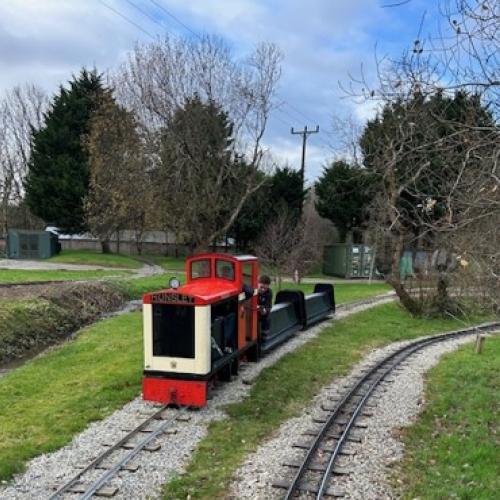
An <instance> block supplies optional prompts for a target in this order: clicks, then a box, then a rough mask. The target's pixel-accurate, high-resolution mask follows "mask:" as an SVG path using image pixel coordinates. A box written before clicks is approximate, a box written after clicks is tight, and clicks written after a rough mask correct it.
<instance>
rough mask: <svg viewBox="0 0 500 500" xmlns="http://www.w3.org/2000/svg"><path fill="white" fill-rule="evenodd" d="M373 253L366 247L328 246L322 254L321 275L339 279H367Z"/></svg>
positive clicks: (370, 269)
mask: <svg viewBox="0 0 500 500" xmlns="http://www.w3.org/2000/svg"><path fill="white" fill-rule="evenodd" d="M372 259H373V251H372V249H371V248H370V247H368V246H366V245H348V244H338V245H328V246H325V248H324V252H323V273H324V274H328V275H330V276H339V277H341V278H369V277H370V272H371V271H372Z"/></svg>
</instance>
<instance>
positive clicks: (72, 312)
mask: <svg viewBox="0 0 500 500" xmlns="http://www.w3.org/2000/svg"><path fill="white" fill-rule="evenodd" d="M123 300H124V297H123V294H122V293H119V291H118V290H116V289H114V288H111V287H109V286H107V285H105V284H103V283H95V282H94V283H86V284H80V283H79V284H77V285H68V286H66V287H65V288H64V289H62V288H54V289H51V290H47V291H46V292H44V293H43V296H40V297H36V298H29V299H28V298H26V299H20V300H1V301H0V363H6V362H10V361H12V360H14V359H17V358H22V357H24V356H26V354H27V353H29V352H33V351H37V350H40V349H41V348H43V347H46V346H48V345H51V344H54V343H56V342H59V341H60V340H61V339H63V338H65V337H66V336H67V335H68V334H69V333H71V332H73V331H75V330H77V329H78V328H79V327H81V326H83V325H86V324H89V323H90V322H92V321H95V319H96V318H97V317H98V316H99V315H100V314H101V313H103V312H108V311H112V310H115V309H117V308H118V307H120V306H121V305H122V304H123Z"/></svg>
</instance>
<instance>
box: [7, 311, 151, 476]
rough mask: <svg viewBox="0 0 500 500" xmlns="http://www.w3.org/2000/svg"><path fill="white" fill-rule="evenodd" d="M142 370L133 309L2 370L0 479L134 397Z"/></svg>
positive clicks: (138, 319) (137, 317) (138, 323)
mask: <svg viewBox="0 0 500 500" xmlns="http://www.w3.org/2000/svg"><path fill="white" fill-rule="evenodd" d="M141 375H142V335H141V316H140V314H139V313H132V314H125V315H122V316H118V317H115V318H111V319H108V320H105V321H102V322H100V323H98V324H96V325H94V326H91V327H89V328H86V329H85V330H84V331H83V332H82V333H81V334H80V335H79V336H78V338H77V339H76V340H74V341H73V342H69V343H66V344H64V345H62V346H60V347H58V348H57V349H54V350H53V351H52V352H49V353H47V354H46V355H44V356H41V357H39V358H36V359H34V360H32V361H30V362H28V363H26V364H25V365H24V366H22V367H20V368H18V369H16V370H14V371H13V372H11V373H9V374H7V375H5V376H3V377H2V378H0V408H2V411H1V412H0V479H1V480H6V479H10V478H11V477H12V475H13V474H14V473H16V472H19V471H21V470H22V469H23V467H24V464H25V463H26V461H28V460H29V459H31V458H33V457H35V456H37V455H39V454H41V453H47V452H50V451H53V450H56V449H58V448H60V447H61V446H64V445H65V444H67V443H68V442H69V441H70V440H71V439H72V437H73V436H74V435H75V434H76V433H78V432H81V431H82V430H84V429H85V428H86V427H87V426H88V425H89V423H90V422H92V421H94V420H98V419H102V418H104V417H106V416H107V415H110V414H111V413H113V411H115V410H116V409H118V408H120V407H121V406H123V405H124V404H125V403H126V402H127V401H130V400H131V399H132V398H133V397H134V396H136V395H137V394H138V393H139V392H140V381H141Z"/></svg>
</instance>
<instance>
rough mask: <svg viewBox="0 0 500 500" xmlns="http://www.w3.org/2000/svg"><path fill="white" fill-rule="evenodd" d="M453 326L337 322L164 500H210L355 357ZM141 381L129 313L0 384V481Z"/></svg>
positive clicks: (235, 418) (386, 316) (367, 318)
mask: <svg viewBox="0 0 500 500" xmlns="http://www.w3.org/2000/svg"><path fill="white" fill-rule="evenodd" d="M456 326H457V325H456V324H455V323H452V322H447V321H444V320H441V321H432V322H430V321H424V320H417V319H413V318H410V317H409V316H408V315H406V314H405V313H403V312H402V311H401V310H400V309H399V308H398V307H397V306H396V305H394V304H391V305H385V306H379V307H377V308H375V309H373V310H371V311H366V312H363V313H360V314H357V315H355V316H353V317H350V318H348V319H345V320H342V321H338V322H336V323H335V324H334V325H333V326H332V327H329V328H327V329H326V330H325V331H324V332H323V334H322V335H321V336H320V337H319V338H318V339H316V340H313V341H311V342H310V343H308V344H307V345H306V346H304V347H302V348H301V349H299V350H298V351H297V352H296V353H293V354H291V355H288V356H286V357H285V358H284V359H282V360H281V361H280V362H278V364H277V365H276V366H275V367H272V368H269V369H266V370H265V371H264V372H263V374H262V376H261V377H260V378H259V379H258V381H257V382H256V384H255V385H254V386H253V388H252V391H251V395H250V398H249V399H248V400H246V401H244V402H243V403H240V404H237V405H231V406H230V407H229V408H228V412H229V414H230V419H229V420H227V421H223V422H219V423H217V424H213V425H211V427H210V434H209V436H208V438H207V439H206V440H204V441H203V443H202V446H201V447H200V449H199V450H198V452H197V453H196V454H195V457H194V461H193V463H192V465H191V466H190V474H189V476H187V477H185V478H183V479H180V480H178V481H176V482H175V483H173V484H172V485H170V486H169V488H168V489H167V490H166V495H167V497H168V498H172V496H179V497H182V498H186V496H187V494H185V492H187V491H190V490H191V488H195V489H196V490H197V493H196V496H198V497H199V496H208V497H218V495H219V494H220V492H221V491H222V490H223V489H224V485H227V483H228V481H229V479H230V477H231V474H232V472H233V471H234V470H235V468H236V467H237V465H238V464H239V463H240V462H241V460H242V459H243V457H244V454H245V453H247V452H249V451H251V450H252V449H254V448H255V446H256V445H257V444H258V443H259V442H260V441H261V440H262V439H264V438H265V437H266V436H268V435H269V434H270V433H271V432H272V431H273V430H274V429H276V428H277V427H278V426H279V424H280V422H282V421H283V420H284V419H286V418H288V417H289V416H291V415H294V414H297V413H298V412H299V411H300V409H301V408H302V406H303V405H304V404H305V403H307V401H308V400H309V399H310V398H311V397H312V396H313V395H314V393H315V392H316V391H317V390H319V388H320V387H321V386H322V385H323V384H324V383H326V382H327V381H328V380H330V379H331V377H333V376H335V375H337V374H340V373H345V372H346V371H347V370H348V369H349V367H350V366H351V365H352V363H354V362H355V361H357V360H358V359H359V358H360V357H361V355H362V353H363V352H365V351H367V350H369V349H370V348H372V347H374V346H376V345H381V344H384V343H387V342H391V341H394V340H398V339H401V338H410V337H414V336H416V335H421V334H423V333H428V332H430V331H441V330H444V329H448V328H453V327H456ZM141 375H142V333H141V315H140V313H132V314H126V315H121V316H119V317H115V318H110V319H107V320H104V321H101V322H99V323H97V324H95V325H93V326H90V327H87V328H86V329H84V330H83V332H81V333H80V334H79V336H78V337H77V338H76V339H75V340H73V341H71V342H68V343H64V344H62V345H60V346H59V347H57V348H54V350H52V351H50V352H48V353H46V354H45V355H43V356H41V357H38V358H35V359H34V360H32V361H30V362H28V363H26V364H25V365H24V366H22V367H20V368H18V369H16V370H14V371H13V372H11V373H10V374H8V375H6V376H4V377H2V378H0V408H2V411H1V412H0V479H2V480H3V479H9V478H11V477H12V474H14V473H15V472H18V471H21V470H22V468H23V466H24V464H25V463H26V461H28V460H29V459H31V458H33V457H35V456H37V455H39V454H40V453H44V452H48V451H52V450H55V449H57V448H60V447H61V446H64V445H65V444H66V443H68V442H69V441H70V440H71V438H72V437H73V436H74V435H75V434H76V433H78V432H80V431H82V430H83V429H85V428H86V427H87V426H88V424H89V423H90V422H91V421H93V420H96V419H101V418H104V417H105V416H107V415H109V414H111V413H112V412H113V411H115V410H116V409H118V408H120V407H121V406H123V404H124V403H126V402H127V401H129V400H130V399H132V398H133V397H134V396H136V395H137V394H139V392H140V382H141ZM271 400H272V401H274V404H273V405H269V404H268V403H269V401H271ZM242 439H244V440H245V444H242V443H241V440H242ZM207 470H210V471H211V474H210V477H209V478H206V477H205V476H206V471H207ZM172 492H174V493H175V495H172V494H171V493H172Z"/></svg>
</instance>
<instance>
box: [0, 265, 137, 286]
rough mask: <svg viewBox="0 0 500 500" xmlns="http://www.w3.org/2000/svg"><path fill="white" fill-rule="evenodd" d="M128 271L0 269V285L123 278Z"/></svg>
mask: <svg viewBox="0 0 500 500" xmlns="http://www.w3.org/2000/svg"><path fill="white" fill-rule="evenodd" d="M128 273H129V271H121V270H117V269H116V270H97V271H64V270H50V271H42V270H38V269H37V270H24V269H0V284H16V283H26V282H44V281H75V280H96V279H102V278H106V277H109V276H125V275H127V274H128Z"/></svg>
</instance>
